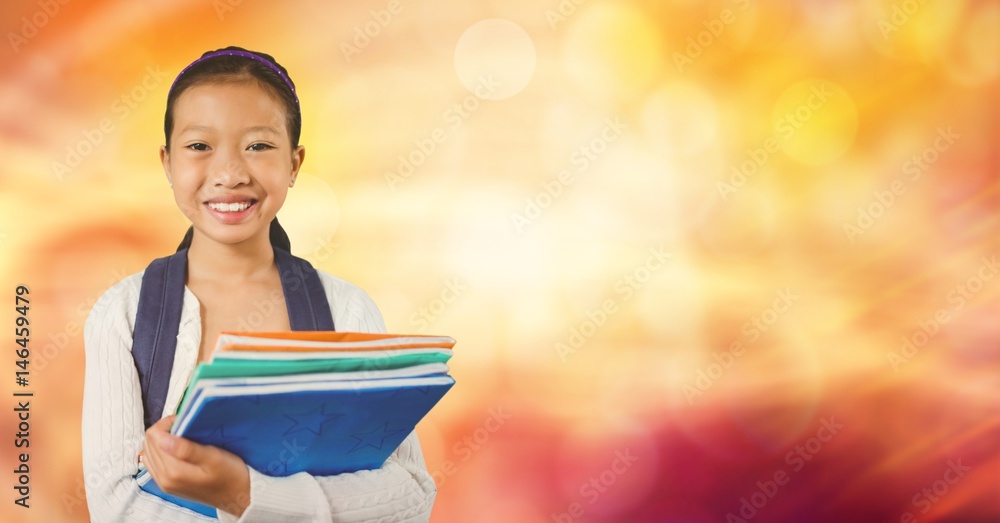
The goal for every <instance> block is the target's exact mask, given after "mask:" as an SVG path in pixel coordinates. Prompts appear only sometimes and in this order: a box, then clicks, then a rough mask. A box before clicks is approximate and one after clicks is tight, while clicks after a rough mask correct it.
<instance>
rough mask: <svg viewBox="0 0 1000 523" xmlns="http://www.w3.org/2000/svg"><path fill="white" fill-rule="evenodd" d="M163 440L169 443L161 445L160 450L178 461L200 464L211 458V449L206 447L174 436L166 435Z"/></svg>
mask: <svg viewBox="0 0 1000 523" xmlns="http://www.w3.org/2000/svg"><path fill="white" fill-rule="evenodd" d="M163 439H164V440H169V441H168V442H163V443H161V447H160V448H162V449H163V450H164V451H166V452H167V453H168V454H170V455H171V456H173V457H174V458H177V459H178V460H181V461H185V462H188V463H200V462H202V461H205V460H206V459H208V458H209V457H210V454H211V448H210V447H208V446H206V445H201V444H198V443H195V442H193V441H191V440H189V439H187V438H182V437H180V436H174V435H173V434H165V435H164V437H163Z"/></svg>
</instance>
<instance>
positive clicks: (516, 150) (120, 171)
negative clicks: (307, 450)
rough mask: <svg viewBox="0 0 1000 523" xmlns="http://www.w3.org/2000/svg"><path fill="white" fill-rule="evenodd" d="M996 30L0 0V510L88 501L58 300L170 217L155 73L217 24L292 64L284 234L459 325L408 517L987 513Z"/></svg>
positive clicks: (569, 6) (447, 8) (147, 241)
mask: <svg viewBox="0 0 1000 523" xmlns="http://www.w3.org/2000/svg"><path fill="white" fill-rule="evenodd" d="M998 27H1000V3H998V2H996V1H975V0H966V1H961V0H952V1H947V2H946V1H930V2H919V1H916V0H894V1H884V0H859V1H853V2H848V1H845V2H833V1H822V0H801V1H790V0H785V1H778V0H776V1H754V0H747V1H742V0H734V1H729V0H725V1H720V0H715V1H694V0H661V1H656V2H652V1H647V2H643V1H615V2H612V1H602V0H587V1H582V0H577V1H572V0H559V1H557V0H543V1H527V0H506V1H499V0H495V1H476V2H445V1H441V0H420V1H408V0H392V1H386V0H364V1H355V2H318V1H317V2H304V1H295V2H281V3H278V2H262V1H251V0H244V1H242V2H241V1H237V0H215V1H209V0H199V1H193V0H188V1H176V2H129V1H87V2H84V1H80V0H70V1H68V2H62V1H55V0H41V1H35V0H17V1H10V2H6V3H5V8H4V9H3V13H2V14H0V30H2V31H3V33H4V35H5V37H4V41H3V45H0V47H2V49H0V158H2V159H3V161H2V162H0V184H2V193H0V253H2V256H0V269H2V270H0V274H2V280H3V281H2V286H0V289H5V291H4V292H6V293H7V294H8V295H13V292H14V287H15V286H16V285H17V284H25V285H27V286H29V288H30V290H31V297H32V298H33V301H32V308H31V312H30V315H31V316H30V317H31V321H32V327H33V331H32V343H33V352H32V360H31V380H32V382H31V386H30V388H31V389H32V390H33V391H34V392H35V394H36V395H35V397H34V398H33V400H32V408H33V410H32V414H31V416H32V417H31V460H30V464H31V481H32V483H31V485H32V488H33V490H32V492H31V494H32V495H31V508H30V509H27V510H26V509H23V508H20V507H17V506H15V505H14V504H13V493H12V488H11V487H10V486H7V487H4V488H3V491H4V492H5V494H4V495H3V496H2V503H0V520H3V521H39V522H42V521H44V522H52V521H87V520H88V514H87V508H86V504H85V502H84V498H83V485H84V477H83V471H82V467H81V457H80V429H79V427H80V416H81V401H82V400H81V398H82V387H83V365H84V354H83V341H82V326H83V322H84V320H85V319H86V315H87V313H88V311H89V310H90V307H91V306H92V305H93V303H94V301H95V300H96V298H97V297H98V296H99V295H100V293H101V292H102V291H103V290H104V289H106V288H107V287H109V286H110V285H112V284H114V283H115V282H117V281H118V280H120V279H121V278H123V277H124V276H127V275H129V274H132V273H134V272H137V271H139V270H142V269H143V268H144V267H145V266H146V264H147V263H148V262H149V261H151V260H152V259H153V258H156V257H160V256H164V255H166V254H169V253H171V252H173V250H174V249H175V247H176V244H177V243H178V242H179V241H180V238H181V236H182V235H183V233H184V231H185V230H186V228H187V226H188V223H187V222H186V220H185V219H184V217H183V215H182V214H181V213H180V211H179V210H178V209H177V207H176V205H175V204H174V202H173V198H172V195H171V192H170V190H169V188H168V186H167V183H166V179H165V177H164V175H163V174H162V170H161V168H160V165H159V163H158V160H157V148H158V147H159V145H160V144H162V143H163V135H162V118H163V111H164V106H165V100H166V94H167V89H168V87H169V85H170V82H171V81H172V80H173V78H174V76H175V75H176V74H177V72H179V71H180V69H181V68H183V67H184V66H185V65H186V64H187V63H189V62H190V61H191V60H193V59H194V58H196V57H198V56H199V55H200V54H201V53H202V52H204V51H206V50H211V49H216V48H220V47H224V46H226V45H231V44H235V45H240V46H243V47H247V48H250V49H255V50H261V51H265V52H268V53H270V54H272V55H273V56H275V57H276V58H277V59H278V61H279V62H281V63H282V64H283V65H285V66H286V67H287V68H288V70H289V71H290V73H291V76H292V78H293V79H294V80H295V82H296V84H297V86H298V92H299V95H300V97H301V103H302V107H303V109H304V129H303V136H302V141H303V144H304V145H305V146H306V148H307V156H306V163H305V165H304V168H303V173H302V175H301V176H300V179H299V180H300V182H299V183H298V184H296V187H295V188H294V189H293V190H292V191H291V192H290V196H289V200H288V201H287V203H286V205H285V207H284V208H283V210H282V211H281V213H279V217H280V218H281V219H282V221H283V224H284V225H285V227H286V229H288V230H289V233H290V235H291V237H292V245H293V252H294V253H295V254H297V255H299V256H302V257H305V258H307V259H309V260H311V261H312V262H313V263H314V264H315V265H316V266H317V267H319V268H321V269H323V270H326V271H328V272H330V273H332V274H335V275H338V276H340V277H343V278H345V279H347V280H350V281H352V282H354V283H356V284H358V285H359V286H361V287H362V288H363V289H365V290H366V291H368V292H369V294H371V296H372V297H373V298H374V300H375V301H376V303H377V304H378V305H379V306H380V308H381V310H382V313H383V315H384V316H385V319H386V323H387V325H388V328H389V330H390V332H424V333H435V334H447V335H451V336H453V337H455V338H456V339H457V340H458V341H459V343H458V345H457V347H456V356H455V358H454V359H453V360H452V374H453V375H454V376H455V378H456V379H457V381H458V385H457V386H456V387H455V389H454V390H453V391H452V392H451V393H450V394H449V395H448V396H447V397H446V398H445V399H444V400H443V401H442V403H441V404H440V405H439V406H438V407H437V408H436V409H435V410H434V411H433V412H432V413H431V414H430V415H429V416H428V417H427V418H426V419H425V420H424V421H423V422H421V424H420V425H419V427H418V431H419V434H420V438H421V442H422V444H423V449H424V452H425V457H426V461H427V466H428V469H429V470H430V471H431V472H432V473H433V474H434V475H435V478H436V480H437V484H438V488H439V491H438V497H437V503H436V505H435V508H434V515H433V521H437V522H451V521H476V522H511V521H516V522H557V523H558V522H569V521H594V522H646V521H656V522H689V523H709V522H716V521H743V520H746V521H750V520H755V521H911V520H913V521H921V522H923V521H954V522H959V521H961V522H976V521H998V520H1000V501H998V500H1000V452H998V448H1000V348H998V343H1000V322H998V321H997V319H998V317H1000V302H998V294H1000V278H997V273H998V272H1000V266H998V265H997V254H998V250H1000V243H998V235H997V234H998V225H1000V211H998V207H1000V194H998V189H1000V176H998V175H1000V156H998V154H1000V153H998V150H1000V147H998V146H1000V143H998V142H1000V140H998V121H1000V112H998V93H1000V90H998V75H1000V59H998V57H1000V31H998V30H997V28H998ZM9 300H10V302H8V303H9V304H10V306H8V307H5V308H4V310H3V311H2V313H0V316H2V319H0V321H2V322H3V323H4V324H5V325H8V326H12V325H13V322H14V311H13V306H12V305H13V304H12V302H13V297H9ZM4 332H7V333H8V334H7V335H6V336H7V338H6V339H5V340H4V342H3V343H4V345H5V346H8V347H12V346H13V339H12V338H13V335H12V329H7V328H4ZM12 352H13V351H9V352H6V353H4V356H3V358H4V360H3V362H2V363H0V369H3V372H2V376H0V384H2V385H0V391H2V392H0V393H2V395H3V396H4V399H3V400H2V402H0V403H2V404H3V408H2V411H3V412H4V414H2V415H0V435H2V437H0V447H2V449H0V470H3V471H6V472H4V473H3V478H4V479H2V480H0V485H12V484H13V481H14V480H15V479H14V475H13V474H12V473H11V472H10V471H12V470H13V468H14V467H15V462H14V460H15V459H16V453H15V451H14V447H13V441H12V440H13V433H14V432H15V422H16V419H15V416H14V413H13V411H12V410H11V409H12V408H13V405H14V402H13V398H12V397H11V396H10V394H11V392H12V391H13V390H14V389H15V385H14V371H15V370H16V368H15V363H14V355H13V354H12ZM949 470H950V472H949ZM911 517H912V519H910V518H911Z"/></svg>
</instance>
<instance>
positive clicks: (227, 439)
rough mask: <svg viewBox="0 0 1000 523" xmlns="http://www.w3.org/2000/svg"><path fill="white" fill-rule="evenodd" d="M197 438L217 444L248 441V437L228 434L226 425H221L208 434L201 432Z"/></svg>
mask: <svg viewBox="0 0 1000 523" xmlns="http://www.w3.org/2000/svg"><path fill="white" fill-rule="evenodd" d="M195 437H196V438H198V439H200V440H205V441H212V442H216V443H236V442H237V441H243V440H245V439H247V438H246V436H237V435H235V434H233V433H232V431H230V432H229V434H226V427H225V425H219V426H217V427H215V428H214V429H212V430H210V431H207V432H206V431H199V432H198V433H197V434H196V435H195Z"/></svg>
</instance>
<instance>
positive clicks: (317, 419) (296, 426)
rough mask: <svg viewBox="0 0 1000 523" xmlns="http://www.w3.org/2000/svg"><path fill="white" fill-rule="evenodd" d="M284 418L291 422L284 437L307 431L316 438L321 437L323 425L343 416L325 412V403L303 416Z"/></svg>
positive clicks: (291, 415) (292, 415) (295, 415)
mask: <svg viewBox="0 0 1000 523" xmlns="http://www.w3.org/2000/svg"><path fill="white" fill-rule="evenodd" d="M284 416H285V418H287V419H289V420H290V421H291V422H292V426H291V427H289V428H288V430H286V431H285V434H284V435H285V436H288V435H289V434H292V433H295V432H300V431H303V430H307V431H309V432H312V433H313V434H315V435H317V436H322V435H323V424H324V423H326V422H328V421H333V420H335V419H337V418H340V417H342V416H343V414H340V413H337V412H331V413H329V414H328V413H327V412H326V403H323V404H321V405H320V406H318V407H316V408H315V409H313V410H311V411H309V412H306V413H304V414H284Z"/></svg>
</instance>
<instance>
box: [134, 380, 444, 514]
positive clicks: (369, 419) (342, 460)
mask: <svg viewBox="0 0 1000 523" xmlns="http://www.w3.org/2000/svg"><path fill="white" fill-rule="evenodd" d="M446 372H447V366H446V365H444V364H443V363H436V364H428V365H421V366H415V367H412V368H409V369H395V370H389V371H364V372H363V373H364V374H365V379H349V378H356V377H357V375H356V374H355V373H317V374H301V375H294V376H267V377H248V378H222V379H216V380H202V383H199V384H198V385H197V387H192V388H191V389H190V390H191V393H192V395H191V397H190V398H189V399H188V401H187V403H186V405H185V408H184V409H183V411H182V412H181V413H179V414H178V417H177V420H176V421H175V423H174V426H173V427H172V428H171V433H173V434H176V435H178V436H183V437H185V438H188V439H191V440H192V441H195V442H197V443H202V444H207V445H215V446H217V447H220V448H223V449H225V450H228V451H229V452H232V453H234V454H236V455H238V456H240V457H241V458H243V460H244V461H245V462H246V463H247V465H249V466H250V467H252V468H253V469H254V470H257V471H258V472H261V473H263V474H267V475H269V476H289V475H292V474H295V473H297V472H303V471H304V472H308V473H310V474H313V475H316V476H328V475H334V474H340V473H344V472H354V471H358V470H367V469H377V468H379V467H381V466H382V465H383V464H384V463H385V460H386V459H387V458H388V457H389V455H390V454H392V452H393V451H395V450H396V448H397V447H399V445H400V443H402V442H403V439H405V438H406V436H407V435H409V434H410V432H412V431H413V429H414V427H416V424H417V423H418V422H419V421H420V420H421V419H422V418H423V417H424V416H425V415H426V414H427V413H428V412H429V411H430V410H431V408H433V407H434V405H435V404H437V402H438V401H439V400H440V399H441V397H442V396H444V394H445V393H446V392H447V391H448V390H449V389H451V387H452V386H453V385H454V384H455V380H454V379H452V378H451V376H448V375H447V374H446ZM387 376H388V377H387ZM345 378H348V379H345ZM192 385H194V384H192ZM136 480H137V482H138V484H139V486H140V488H141V489H142V490H144V491H145V492H148V493H150V494H153V495H156V496H159V497H161V498H163V499H166V500H168V501H171V502H173V503H175V504H177V505H179V506H182V507H185V508H188V509H190V510H193V511H195V512H198V513H200V514H204V515H206V516H209V517H215V516H216V510H215V508H214V507H210V506H207V505H204V504H201V503H197V502H194V501H190V500H186V499H183V498H179V497H177V496H172V495H170V494H166V493H164V492H163V491H162V490H160V488H159V487H158V486H157V485H156V483H155V481H153V479H152V477H151V476H150V475H149V474H148V472H146V471H145V470H143V471H142V472H140V473H139V474H138V475H137V476H136Z"/></svg>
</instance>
